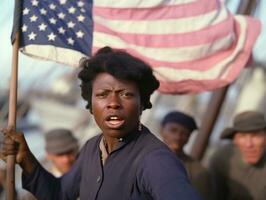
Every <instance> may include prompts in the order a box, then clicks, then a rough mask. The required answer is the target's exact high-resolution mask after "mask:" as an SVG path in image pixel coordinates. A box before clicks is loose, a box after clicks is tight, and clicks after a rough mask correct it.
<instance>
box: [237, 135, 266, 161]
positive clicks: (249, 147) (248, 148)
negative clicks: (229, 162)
mask: <svg viewBox="0 0 266 200" xmlns="http://www.w3.org/2000/svg"><path fill="white" fill-rule="evenodd" d="M233 142H234V144H235V145H236V146H237V147H238V148H239V150H240V153H241V155H242V159H243V161H245V162H246V163H248V164H250V165H254V164H256V163H258V161H259V160H260V159H261V157H262V156H263V154H264V152H265V146H266V134H265V131H263V130H262V131H257V132H252V133H246V132H245V133H241V132H237V133H236V134H235V135H234V138H233Z"/></svg>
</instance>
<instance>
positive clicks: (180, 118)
mask: <svg viewBox="0 0 266 200" xmlns="http://www.w3.org/2000/svg"><path fill="white" fill-rule="evenodd" d="M169 122H174V123H177V124H180V125H183V126H184V127H186V128H187V129H188V130H190V131H191V132H192V131H194V130H195V129H197V128H198V127H197V124H196V122H195V120H194V119H193V117H191V116H190V115H187V114H185V113H182V112H179V111H172V112H170V113H168V114H167V115H166V116H165V117H164V118H163V120H162V126H164V125H165V124H167V123H169Z"/></svg>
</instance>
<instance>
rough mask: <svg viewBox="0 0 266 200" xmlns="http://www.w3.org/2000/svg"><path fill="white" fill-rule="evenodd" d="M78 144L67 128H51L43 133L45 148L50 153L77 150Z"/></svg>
mask: <svg viewBox="0 0 266 200" xmlns="http://www.w3.org/2000/svg"><path fill="white" fill-rule="evenodd" d="M78 148H79V144H78V141H77V139H76V138H75V137H74V136H73V134H72V132H71V131H70V130H67V129H53V130H51V131H49V132H47V133H46V134H45V150H46V151H47V152H48V153H51V154H64V153H67V152H70V151H75V150H78Z"/></svg>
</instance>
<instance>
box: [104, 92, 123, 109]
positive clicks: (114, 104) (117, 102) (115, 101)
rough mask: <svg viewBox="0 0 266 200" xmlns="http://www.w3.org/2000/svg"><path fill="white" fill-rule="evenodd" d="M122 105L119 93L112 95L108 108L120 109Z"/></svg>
mask: <svg viewBox="0 0 266 200" xmlns="http://www.w3.org/2000/svg"><path fill="white" fill-rule="evenodd" d="M120 107H121V103H120V99H119V97H118V96H117V95H111V96H110V98H109V101H108V105H107V108H112V109H119V108H120Z"/></svg>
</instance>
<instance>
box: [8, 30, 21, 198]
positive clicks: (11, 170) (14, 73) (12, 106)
mask: <svg viewBox="0 0 266 200" xmlns="http://www.w3.org/2000/svg"><path fill="white" fill-rule="evenodd" d="M18 49H19V32H17V33H16V39H15V42H14V43H13V47H12V66H11V67H12V69H11V78H10V91H9V113H8V125H7V126H8V128H12V129H15V128H16V113H17V112H16V107H17V106H16V105H17V82H18ZM15 159H16V158H15V156H13V155H9V156H8V157H7V169H6V171H7V177H6V188H7V193H6V199H7V200H14V199H15Z"/></svg>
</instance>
